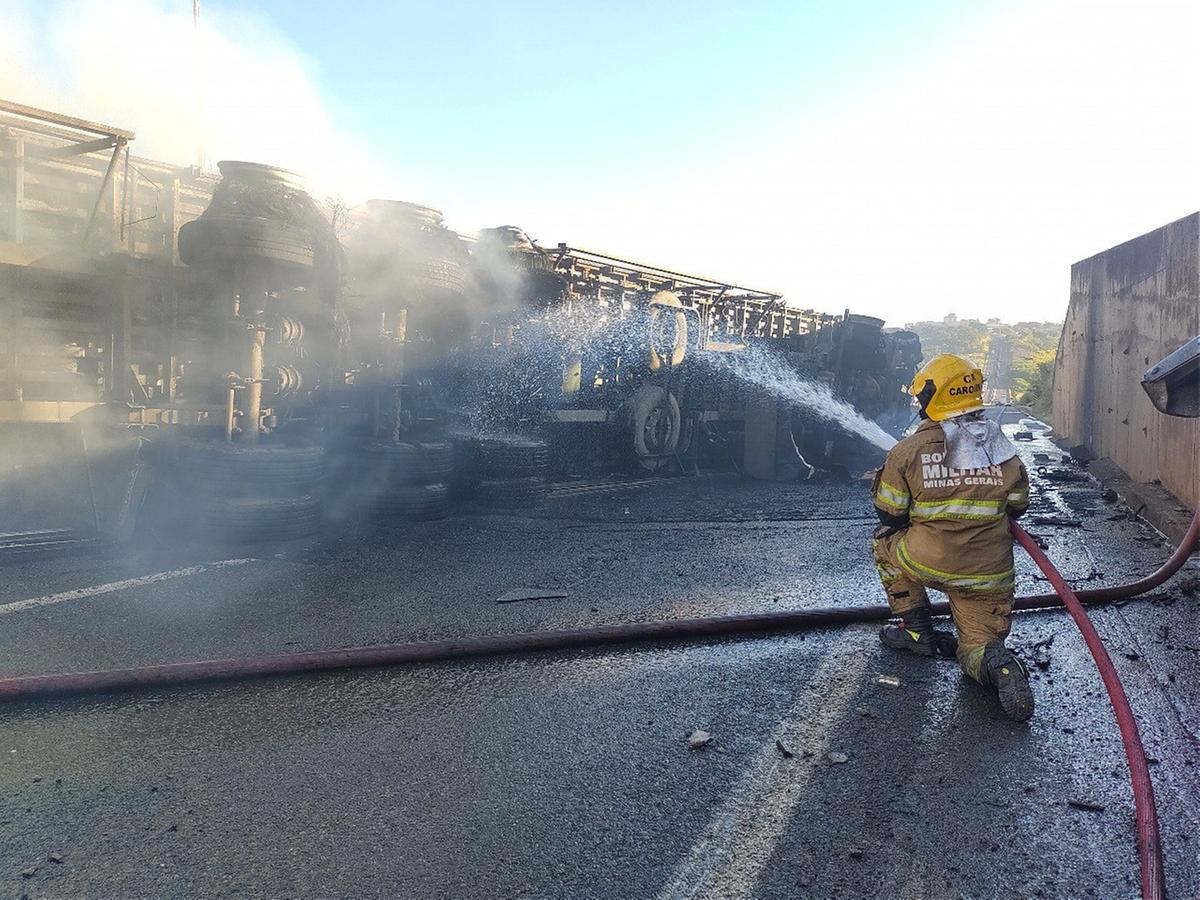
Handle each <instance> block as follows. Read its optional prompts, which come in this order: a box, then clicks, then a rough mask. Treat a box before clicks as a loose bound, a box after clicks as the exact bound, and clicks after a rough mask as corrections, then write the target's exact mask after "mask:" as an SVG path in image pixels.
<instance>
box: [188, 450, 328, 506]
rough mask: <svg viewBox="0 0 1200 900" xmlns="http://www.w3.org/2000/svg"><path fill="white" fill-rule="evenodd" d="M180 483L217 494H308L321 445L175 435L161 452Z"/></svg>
mask: <svg viewBox="0 0 1200 900" xmlns="http://www.w3.org/2000/svg"><path fill="white" fill-rule="evenodd" d="M167 458H168V459H170V460H171V463H172V468H173V469H174V474H175V475H176V477H177V478H178V479H179V480H180V482H181V484H182V485H183V486H184V487H185V488H188V489H189V490H190V491H192V492H196V493H203V494H209V495H216V496H221V497H294V496H302V495H307V494H310V493H312V490H313V488H314V486H315V485H316V484H317V482H318V481H319V480H320V478H321V476H322V474H324V471H325V450H324V448H322V447H318V446H316V445H314V444H308V443H295V444H284V443H271V442H265V443H261V444H237V443H229V442H227V441H217V440H208V441H206V440H200V439H197V438H187V437H183V438H179V439H178V440H177V441H175V442H174V447H173V448H172V450H171V451H169V455H168V457H167Z"/></svg>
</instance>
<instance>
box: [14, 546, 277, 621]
mask: <svg viewBox="0 0 1200 900" xmlns="http://www.w3.org/2000/svg"><path fill="white" fill-rule="evenodd" d="M250 562H254V560H253V559H223V560H221V561H220V562H214V563H204V564H203V565H199V566H187V567H185V568H182V569H172V570H171V571H169V572H156V573H154V574H153V575H142V576H140V577H138V578H126V579H125V580H124V581H110V582H109V583H108V584H96V585H92V586H91V587H81V588H75V589H74V590H72V591H62V592H61V593H58V594H47V595H46V596H44V597H31V598H30V599H28V600H17V601H14V602H13V603H5V604H2V605H0V616H2V615H7V614H8V613H14V612H20V611H21V610H23V609H33V608H35V607H38V606H50V605H52V604H55V603H66V602H67V601H68V600H83V599H84V598H86V597H95V596H96V595H97V594H110V593H112V592H113V591H123V590H125V589H126V588H135V587H141V586H142V585H145V584H157V583H158V582H160V581H170V580H171V579H173V578H187V577H188V576H189V575H199V574H200V573H202V572H211V571H214V570H216V569H228V568H232V567H233V566H244V565H245V564H246V563H250Z"/></svg>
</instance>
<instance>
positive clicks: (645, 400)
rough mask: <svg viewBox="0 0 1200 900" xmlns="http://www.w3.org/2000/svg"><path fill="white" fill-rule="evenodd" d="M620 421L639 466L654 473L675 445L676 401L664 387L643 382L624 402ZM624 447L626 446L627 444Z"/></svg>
mask: <svg viewBox="0 0 1200 900" xmlns="http://www.w3.org/2000/svg"><path fill="white" fill-rule="evenodd" d="M623 420H624V423H625V427H626V429H627V431H626V434H627V435H628V438H627V439H628V440H630V442H631V443H632V446H633V454H634V457H635V458H636V460H637V463H638V465H639V466H641V468H642V469H644V470H646V471H647V472H657V471H658V470H659V469H661V468H663V467H664V466H665V465H667V463H668V462H669V461H670V458H671V457H672V456H673V455H674V454H675V451H676V450H677V449H678V447H679V435H680V432H681V426H682V416H681V415H680V412H679V401H677V400H676V399H675V396H674V395H673V394H671V393H670V392H668V391H667V390H666V389H665V388H661V387H658V386H657V385H653V384H644V385H642V386H641V387H640V388H638V389H637V391H635V392H634V394H633V396H632V397H630V398H629V401H628V402H627V403H626V404H625V408H624V414H623ZM627 446H628V445H627Z"/></svg>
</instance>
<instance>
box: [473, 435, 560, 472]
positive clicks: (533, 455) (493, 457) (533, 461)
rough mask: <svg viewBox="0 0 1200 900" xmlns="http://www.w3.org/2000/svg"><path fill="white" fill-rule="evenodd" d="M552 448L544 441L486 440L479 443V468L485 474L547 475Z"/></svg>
mask: <svg viewBox="0 0 1200 900" xmlns="http://www.w3.org/2000/svg"><path fill="white" fill-rule="evenodd" d="M549 467H550V448H549V447H548V446H547V445H546V444H544V443H543V442H542V441H526V440H517V441H496V440H484V441H482V442H481V443H480V445H479V468H480V470H481V471H482V472H483V473H484V474H485V475H492V476H500V477H502V476H516V477H529V476H535V475H545V474H546V471H547V470H548V469H549Z"/></svg>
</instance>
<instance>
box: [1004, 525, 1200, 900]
mask: <svg viewBox="0 0 1200 900" xmlns="http://www.w3.org/2000/svg"><path fill="white" fill-rule="evenodd" d="M1198 525H1200V512H1197V514H1196V517H1195V519H1194V520H1193V521H1192V528H1191V530H1190V531H1189V532H1188V533H1189V534H1193V532H1195V531H1196V528H1197V526H1198ZM1012 533H1013V537H1014V538H1016V540H1017V543H1019V544H1020V545H1021V546H1022V547H1024V548H1025V552H1027V553H1028V554H1029V555H1030V556H1031V557H1033V561H1034V562H1035V563H1037V567H1038V568H1039V569H1041V570H1042V572H1043V573H1045V575H1046V577H1047V578H1049V579H1050V583H1051V584H1052V585H1054V590H1055V591H1056V592H1057V593H1058V596H1059V597H1061V598H1062V602H1063V605H1064V606H1065V607H1066V608H1067V612H1069V613H1070V614H1071V618H1072V619H1074V620H1075V624H1076V625H1077V626H1079V631H1080V632H1081V633H1082V634H1083V641H1084V643H1085V644H1087V648H1088V650H1089V651H1090V652H1091V654H1092V659H1094V660H1095V661H1096V668H1097V669H1099V670H1100V678H1101V679H1102V680H1103V681H1104V687H1105V690H1107V691H1108V699H1109V702H1110V703H1112V707H1113V712H1114V713H1116V716H1117V727H1118V728H1119V729H1120V730H1121V743H1123V744H1124V745H1125V759H1126V760H1127V761H1128V762H1129V775H1130V779H1131V780H1132V782H1133V806H1134V813H1135V816H1136V818H1137V845H1138V856H1139V858H1140V859H1141V870H1142V897H1143V898H1149V900H1163V898H1165V897H1166V895H1167V888H1166V881H1165V879H1164V876H1163V860H1162V842H1161V839H1160V837H1159V833H1158V811H1157V810H1156V809H1155V808H1154V785H1153V784H1152V783H1151V782H1150V767H1149V766H1148V765H1147V763H1146V750H1145V748H1144V747H1143V746H1142V738H1141V736H1140V735H1139V734H1138V727H1137V720H1136V719H1134V717H1133V710H1132V709H1130V708H1129V698H1128V697H1126V696H1125V688H1124V687H1123V686H1122V685H1121V679H1120V677H1119V676H1118V675H1117V670H1116V669H1115V668H1114V667H1113V664H1112V660H1111V659H1109V656H1108V651H1107V650H1106V649H1105V648H1104V644H1103V642H1102V641H1101V640H1100V635H1098V634H1097V633H1096V628H1095V626H1093V625H1092V623H1091V620H1090V619H1088V617H1087V613H1086V612H1084V610H1083V604H1082V603H1080V602H1079V597H1077V596H1076V595H1075V592H1074V591H1073V590H1071V586H1070V585H1069V584H1067V582H1066V580H1065V579H1064V578H1063V577H1062V574H1061V573H1060V572H1059V571H1058V569H1056V568H1054V565H1053V563H1051V562H1050V560H1049V559H1047V558H1046V554H1045V553H1043V552H1042V550H1041V548H1040V547H1039V546H1038V545H1037V542H1036V541H1034V540H1033V538H1031V537H1030V536H1029V535H1028V534H1027V533H1026V532H1025V530H1024V529H1023V528H1021V526H1019V525H1017V524H1016V523H1015V522H1013V523H1012ZM1186 542H1187V541H1186V539H1185V540H1184V544H1186ZM1194 543H1195V540H1194V534H1193V545H1194ZM1184 544H1180V547H1181V548H1182V547H1183V546H1184ZM1176 555H1178V551H1176ZM1185 558H1186V557H1185ZM1172 559H1174V556H1173V557H1172ZM1180 564H1182V562H1181V563H1180ZM1164 568H1165V567H1164ZM1160 571H1161V570H1160ZM1155 574H1156V575H1157V573H1155ZM1151 582H1154V576H1151V577H1150V578H1146V579H1143V580H1142V581H1141V582H1135V585H1138V584H1142V583H1146V584H1149V587H1157V586H1158V584H1161V583H1162V582H1161V581H1158V582H1154V583H1151ZM1147 589H1149V588H1147Z"/></svg>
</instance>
